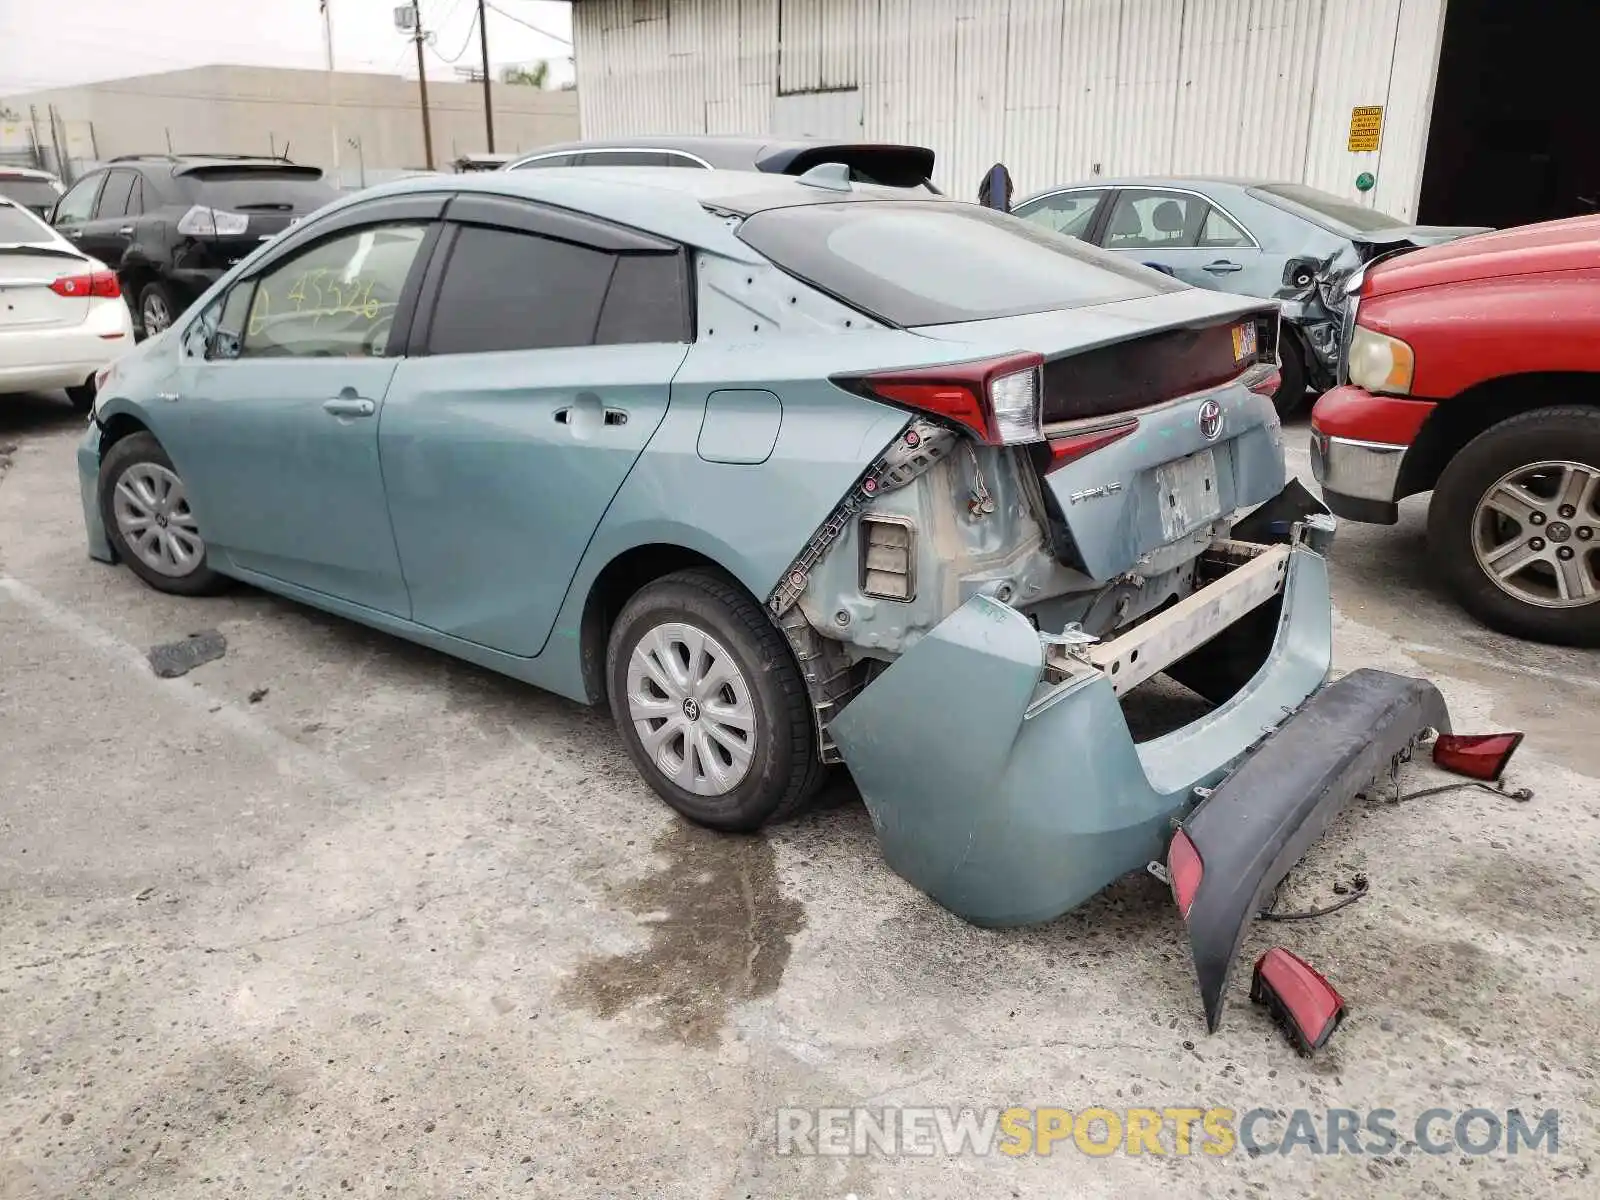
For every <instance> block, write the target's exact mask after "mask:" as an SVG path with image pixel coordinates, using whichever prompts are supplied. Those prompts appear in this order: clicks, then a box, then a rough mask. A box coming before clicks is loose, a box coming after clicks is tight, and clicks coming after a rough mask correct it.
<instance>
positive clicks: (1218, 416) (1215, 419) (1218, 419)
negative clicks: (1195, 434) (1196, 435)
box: [1200, 400, 1222, 442]
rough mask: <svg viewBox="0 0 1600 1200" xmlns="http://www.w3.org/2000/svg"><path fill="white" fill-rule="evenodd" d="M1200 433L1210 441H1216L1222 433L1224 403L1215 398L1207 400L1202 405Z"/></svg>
mask: <svg viewBox="0 0 1600 1200" xmlns="http://www.w3.org/2000/svg"><path fill="white" fill-rule="evenodd" d="M1200 434H1201V436H1202V437H1204V438H1205V439H1206V441H1208V442H1214V441H1216V440H1217V438H1218V437H1220V436H1221V434H1222V405H1220V404H1218V403H1217V402H1216V401H1215V400H1207V401H1206V402H1205V403H1204V404H1202V405H1201V406H1200Z"/></svg>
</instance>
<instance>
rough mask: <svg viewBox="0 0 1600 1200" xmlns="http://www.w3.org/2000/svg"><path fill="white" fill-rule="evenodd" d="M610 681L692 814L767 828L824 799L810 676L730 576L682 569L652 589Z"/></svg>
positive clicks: (618, 649)
mask: <svg viewBox="0 0 1600 1200" xmlns="http://www.w3.org/2000/svg"><path fill="white" fill-rule="evenodd" d="M606 679H607V683H608V691H609V693H610V700H611V713H612V716H613V717H614V718H615V719H616V722H617V728H618V730H619V731H620V732H621V734H622V738H623V741H624V742H625V743H626V744H627V747H628V752H629V753H630V754H631V755H632V756H633V760H634V762H635V763H636V764H637V765H638V767H639V771H640V772H641V773H642V774H643V775H644V777H645V779H646V780H647V781H648V782H649V784H650V786H651V787H653V788H654V789H655V790H656V792H657V793H658V794H659V795H660V796H661V798H662V799H663V800H665V801H666V802H667V803H668V804H669V805H671V806H672V807H673V808H674V809H676V810H677V811H678V812H679V813H681V814H682V815H683V816H685V817H687V818H688V819H689V820H691V821H694V822H696V823H697V824H700V825H706V826H710V827H711V828H713V829H724V830H736V831H748V830H753V829H758V828H760V827H761V826H762V825H765V824H768V823H770V822H773V821H781V820H784V819H787V818H789V817H792V816H794V815H796V814H798V813H799V812H801V811H802V810H803V809H804V808H805V807H806V806H807V804H808V803H809V802H810V800H811V799H812V797H813V795H814V794H815V792H816V790H817V785H818V784H819V783H820V781H821V779H822V775H823V768H822V763H821V760H820V758H819V756H818V754H817V745H816V734H815V731H814V727H813V724H812V719H813V718H812V711H811V701H810V697H809V696H808V695H807V692H806V688H805V683H804V681H803V680H802V679H801V678H800V672H799V670H798V668H797V667H796V665H795V661H794V656H793V654H792V653H791V652H790V650H789V646H788V644H787V643H786V642H785V641H784V639H783V637H782V635H781V634H780V633H779V632H778V630H777V629H776V628H775V627H774V626H773V624H772V622H771V621H769V620H768V619H767V617H766V614H765V613H764V612H763V611H762V610H761V607H760V606H759V605H758V604H757V603H756V602H755V601H754V600H752V599H751V598H750V597H749V596H748V595H746V594H745V593H744V592H743V591H742V590H741V589H740V588H738V587H737V586H736V585H735V584H733V583H732V582H731V581H730V580H728V579H725V578H724V577H722V576H720V575H717V574H714V573H712V572H709V571H701V570H691V571H678V572H675V573H674V574H671V575H667V576H664V577H663V578H661V579H658V580H656V581H655V582H654V583H651V584H649V585H648V586H646V587H645V588H643V589H642V590H640V591H639V592H638V593H637V594H636V595H635V596H634V597H633V598H632V599H631V600H629V601H628V603H627V605H626V606H625V607H624V608H623V610H622V613H621V615H620V616H618V618H617V622H616V625H615V626H614V627H613V629H612V631H611V639H610V643H609V645H608V647H607V650H606Z"/></svg>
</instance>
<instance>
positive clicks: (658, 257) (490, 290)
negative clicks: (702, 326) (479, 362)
mask: <svg viewBox="0 0 1600 1200" xmlns="http://www.w3.org/2000/svg"><path fill="white" fill-rule="evenodd" d="M683 270H684V267H683V260H682V258H681V256H679V255H676V254H622V255H616V254H611V253H609V252H607V251H603V250H595V249H592V248H590V247H588V246H577V245H574V244H572V243H570V242H562V241H557V240H555V239H554V238H546V237H540V236H538V235H537V234H532V233H521V232H516V231H513V230H509V229H492V228H488V227H484V226H476V225H467V226H463V227H462V230H461V234H460V237H459V238H458V239H457V241H456V244H455V248H454V250H452V251H451V254H450V262H449V266H448V267H447V268H446V270H445V274H444V279H443V281H442V282H441V284H440V287H439V298H438V301H437V304H436V305H435V307H434V315H433V328H432V331H431V332H430V334H429V336H428V353H430V354H483V353H489V352H493V351H497V350H553V349H556V348H558V347H563V346H592V345H622V344H626V343H634V342H681V341H685V340H687V338H688V311H687V300H686V297H685V292H686V286H685V279H684V275H683Z"/></svg>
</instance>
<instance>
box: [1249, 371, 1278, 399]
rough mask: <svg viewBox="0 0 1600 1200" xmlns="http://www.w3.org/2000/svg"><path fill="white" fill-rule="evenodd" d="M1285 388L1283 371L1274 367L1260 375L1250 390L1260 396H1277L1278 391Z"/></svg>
mask: <svg viewBox="0 0 1600 1200" xmlns="http://www.w3.org/2000/svg"><path fill="white" fill-rule="evenodd" d="M1282 386H1283V371H1282V370H1281V369H1280V368H1278V367H1273V368H1272V370H1270V371H1265V372H1263V373H1262V374H1261V375H1259V376H1258V377H1257V378H1256V379H1255V380H1254V381H1253V382H1252V383H1251V384H1250V390H1251V391H1252V392H1254V393H1255V394H1256V395H1258V396H1276V395H1277V394H1278V389H1279V388H1281V387H1282Z"/></svg>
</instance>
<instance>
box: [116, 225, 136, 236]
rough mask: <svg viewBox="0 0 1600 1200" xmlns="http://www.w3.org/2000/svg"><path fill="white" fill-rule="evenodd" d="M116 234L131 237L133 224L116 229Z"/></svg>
mask: <svg viewBox="0 0 1600 1200" xmlns="http://www.w3.org/2000/svg"><path fill="white" fill-rule="evenodd" d="M117 236H118V237H132V236H133V226H132V225H124V226H123V227H122V228H121V229H119V230H117Z"/></svg>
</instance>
